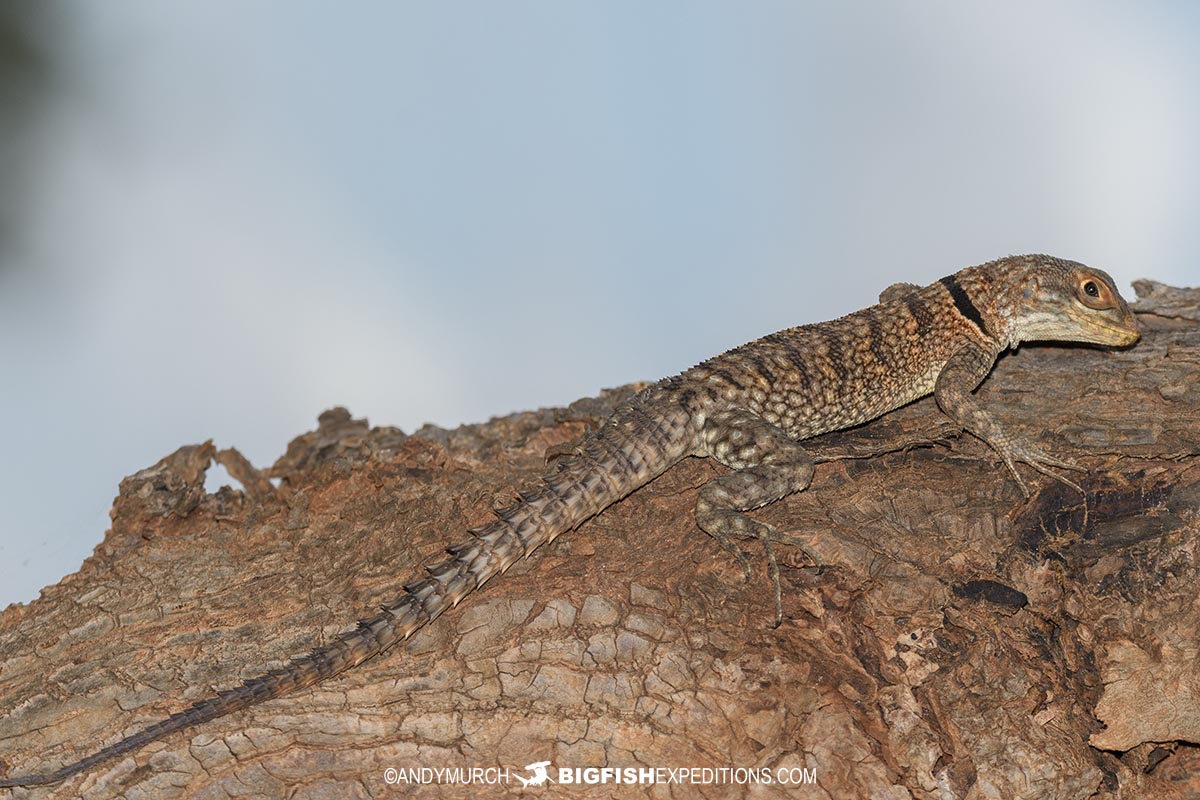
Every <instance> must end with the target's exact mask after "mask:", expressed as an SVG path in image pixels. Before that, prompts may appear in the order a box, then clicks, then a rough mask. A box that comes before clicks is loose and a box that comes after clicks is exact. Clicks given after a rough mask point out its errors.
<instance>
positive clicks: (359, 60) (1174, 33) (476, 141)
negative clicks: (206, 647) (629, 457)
mask: <svg viewBox="0 0 1200 800" xmlns="http://www.w3.org/2000/svg"><path fill="white" fill-rule="evenodd" d="M59 5H60V6H61V7H62V8H63V9H64V10H65V11H67V12H68V13H66V14H64V17H65V22H66V23H67V25H66V27H65V29H64V30H63V32H62V37H63V38H62V39H61V46H62V49H63V51H64V52H65V53H66V55H67V56H68V57H69V59H68V63H67V65H66V68H65V72H64V79H63V80H64V84H63V85H64V93H63V94H62V95H61V96H59V97H58V98H56V100H55V105H54V108H53V111H52V113H51V115H50V117H49V121H48V122H47V124H46V126H45V127H44V129H43V131H42V135H41V138H42V142H43V144H42V154H41V158H40V160H39V161H38V163H37V165H36V167H37V170H38V172H37V175H38V181H37V183H38V187H39V188H38V191H37V192H36V194H35V195H34V196H32V197H31V198H30V201H29V202H30V207H31V213H32V220H33V224H32V226H31V228H30V230H29V231H28V236H27V237H26V240H25V241H24V242H22V247H21V249H20V250H19V251H17V252H16V253H15V254H14V255H13V256H12V257H11V259H10V263H8V264H7V265H6V269H5V270H2V271H0V366H2V367H3V371H4V375H5V387H4V390H3V393H2V394H0V412H2V413H3V414H4V418H5V419H6V420H8V421H9V422H10V427H9V431H8V433H9V438H8V442H7V445H8V447H7V449H8V452H9V458H7V459H5V461H4V463H3V465H2V466H0V486H3V487H4V489H3V501H4V502H3V503H0V605H3V604H5V603H7V602H10V601H24V600H28V599H31V598H32V597H34V596H36V594H37V591H38V589H39V588H40V587H41V586H43V585H45V584H48V583H53V582H54V581H56V580H58V579H59V578H60V577H61V576H62V575H63V574H65V573H68V572H71V571H74V570H75V569H77V568H78V566H79V564H80V562H81V561H82V559H83V558H85V557H86V556H87V555H88V554H89V553H90V552H91V550H92V548H93V547H94V546H95V545H96V544H98V543H99V542H100V540H101V538H102V536H103V533H104V530H105V527H106V525H107V510H108V508H109V506H110V503H111V500H112V497H113V495H114V494H115V493H116V490H117V484H118V482H119V480H120V479H121V477H122V476H124V475H127V474H130V473H132V472H134V471H136V470H138V469H140V468H142V467H145V466H148V465H150V464H152V463H153V462H154V461H156V460H157V459H158V458H160V457H161V456H163V455H165V454H167V453H169V452H171V451H172V450H174V449H175V448H176V447H178V446H179V445H181V444H186V443H194V442H198V441H202V440H203V439H206V438H209V437H212V438H214V439H215V440H216V442H217V444H218V445H220V446H231V445H232V446H236V447H238V448H240V449H242V450H243V452H245V453H246V454H247V455H248V456H249V457H250V458H251V459H252V460H253V461H254V462H255V463H256V464H259V465H263V466H265V465H267V464H269V463H271V462H272V461H273V460H274V459H275V458H276V457H277V456H278V455H279V454H281V453H282V452H283V450H284V448H285V446H286V444H287V442H288V440H289V439H290V438H291V437H292V436H295V435H297V434H299V433H301V432H303V431H305V430H308V429H310V428H311V427H313V425H314V423H315V418H316V416H317V414H318V413H320V412H321V411H322V410H323V409H325V408H328V407H330V406H332V405H337V404H342V405H346V406H348V407H349V408H350V409H351V411H352V412H353V413H355V414H356V415H359V416H362V415H366V416H368V417H369V418H370V419H371V421H372V422H373V423H376V424H391V425H399V426H401V427H403V428H404V429H406V430H412V429H414V428H415V427H417V426H419V425H420V424H421V423H423V422H426V421H431V422H436V423H438V424H440V425H446V426H450V425H456V424H459V423H461V422H468V421H478V420H483V419H486V418H487V417H489V416H491V415H495V414H504V413H508V412H510V411H514V410H518V409H524V408H533V407H538V406H547V405H561V404H564V403H567V402H570V401H571V400H573V399H575V398H577V397H580V396H583V395H589V394H593V393H595V392H596V391H597V390H599V389H600V388H602V387H606V386H615V385H619V384H622V383H626V382H629V381H633V380H639V379H652V378H657V377H660V376H662V375H665V374H669V373H672V372H676V371H678V370H680V369H682V368H685V367H687V366H689V365H691V364H692V363H694V362H696V361H698V360H700V359H702V358H704V357H706V356H708V355H711V354H713V353H715V352H717V351H719V350H722V349H725V348H728V347H730V346H733V345H736V344H739V343H741V342H742V341H745V340H747V339H751V338H754V337H756V336H759V335H762V334H765V333H768V332H770V331H773V330H776V329H778V328H782V327H786V326H789V325H794V324H799V323H803V322H811V321H816V320H820V319H826V318H829V317H833V316H838V315H840V314H842V313H845V312H847V311H849V310H852V309H854V308H857V307H860V306H863V305H866V304H868V303H870V302H873V300H874V297H875V295H876V294H877V293H878V291H879V289H881V288H882V287H884V286H886V285H888V284H890V283H893V282H895V281H899V280H905V281H916V282H928V281H931V280H934V279H936V278H938V277H940V276H941V275H944V274H946V273H949V272H951V271H953V270H955V269H957V268H959V267H961V266H965V265H968V264H974V263H979V262H981V261H986V260H989V259H991V258H994V257H997V256H1001V255H1005V254H1008V253H1015V252H1029V251H1043V252H1052V253H1055V254H1059V255H1063V256H1067V257H1071V258H1076V259H1080V260H1085V261H1088V262H1090V263H1093V264H1095V265H1097V266H1101V267H1103V268H1105V269H1108V270H1109V271H1110V272H1112V273H1113V274H1114V276H1116V277H1117V279H1118V282H1119V283H1121V284H1122V285H1123V286H1125V285H1127V284H1128V281H1130V280H1132V279H1134V278H1137V277H1141V276H1151V277H1156V278H1159V279H1161V280H1166V281H1169V282H1175V283H1190V284H1193V285H1194V284H1197V283H1200V267H1198V266H1197V264H1196V261H1195V258H1196V254H1197V252H1200V248H1198V245H1200V234H1198V233H1197V231H1198V230H1200V228H1198V227H1197V226H1196V224H1195V220H1196V219H1197V218H1200V180H1198V178H1200V174H1198V173H1200V169H1198V167H1200V164H1198V156H1197V148H1196V144H1195V143H1196V142H1197V141H1200V100H1198V94H1197V92H1196V89H1195V87H1196V86H1197V85H1200V62H1198V57H1197V53H1198V52H1200V47H1198V45H1200V38H1198V37H1200V21H1198V20H1197V14H1196V12H1195V11H1194V10H1193V7H1192V6H1191V5H1190V4H1187V3H1161V4H1136V5H1135V4H1127V3H1096V2H1043V3H1032V2H1029V3H1010V4H1003V6H1001V5H1000V4H982V3H961V2H949V1H946V2H924V3H920V4H913V3H901V2H875V3H837V4H833V3H820V4H818V3H811V4H806V3H795V2H776V3H769V2H755V3H731V2H725V3H712V2H710V3H699V2H686V3H685V2H675V3H671V2H660V3H653V4H648V3H642V2H624V3H617V2H603V3H599V2H597V3H579V2H557V1H555V2H552V1H551V0H545V2H511V1H510V2H506V3H502V4H501V3H491V2H461V3H395V2H388V3H384V2H375V3H371V2H359V3H355V4H353V5H341V6H337V7H335V6H333V5H331V4H328V3H321V2H288V3H283V2H273V3H268V2H250V3H239V4H212V3H201V2H176V3H170V4H164V3H158V2H152V1H150V0H145V1H143V2H124V3H120V4H95V3H83V2H73V3H60V4H59ZM453 535H455V534H454V532H450V531H448V532H447V538H448V539H449V538H452V536H453Z"/></svg>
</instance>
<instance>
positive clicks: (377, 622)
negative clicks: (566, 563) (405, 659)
mask: <svg viewBox="0 0 1200 800" xmlns="http://www.w3.org/2000/svg"><path fill="white" fill-rule="evenodd" d="M668 391H669V386H662V385H660V386H656V387H652V388H651V389H650V390H647V391H646V392H643V393H642V394H641V395H639V396H638V397H637V398H635V399H634V401H633V402H632V403H630V404H629V405H627V406H625V407H623V408H622V409H620V410H619V411H618V412H617V413H616V414H614V415H613V416H612V417H611V418H610V419H609V420H608V422H607V423H606V424H605V425H604V427H602V428H601V429H600V430H598V431H597V432H596V433H595V434H593V435H592V436H590V437H588V439H587V441H586V442H585V443H584V444H583V446H582V447H581V448H580V450H579V452H578V453H577V454H576V455H574V456H572V457H570V458H566V459H563V461H562V462H560V464H559V466H558V468H557V469H556V470H555V471H553V472H552V473H551V474H549V475H547V476H545V477H544V478H542V480H541V482H540V484H539V485H538V486H536V487H535V488H533V489H532V490H531V491H526V492H522V493H520V497H521V499H520V501H518V502H517V503H515V504H513V505H511V506H508V507H507V508H501V509H497V511H496V516H497V517H498V519H497V520H496V521H495V522H492V523H489V524H488V525H485V526H483V527H482V528H478V529H476V530H473V531H471V532H470V533H471V536H470V538H468V539H467V540H466V541H464V542H462V543H460V544H458V545H455V546H454V547H449V548H447V549H446V552H447V553H449V554H450V557H449V558H447V559H445V560H443V561H441V562H439V563H437V564H434V565H432V566H430V567H427V568H426V569H427V571H428V573H429V575H428V577H426V578H423V579H421V580H418V581H414V582H412V583H409V584H407V585H405V587H404V591H405V594H403V595H402V596H401V597H400V598H399V599H397V600H396V601H394V602H392V603H388V604H386V605H384V606H383V608H382V610H381V613H379V614H377V615H375V616H373V617H370V618H369V619H364V620H362V621H360V622H359V623H358V627H357V628H355V629H353V630H350V631H347V632H345V633H342V634H340V635H339V636H338V637H337V638H336V639H334V640H333V641H332V642H330V643H329V644H327V645H325V646H324V647H319V648H317V649H315V650H313V651H312V652H311V653H309V654H307V655H303V656H299V657H297V658H294V659H293V660H292V661H291V662H290V663H288V664H287V665H286V666H284V667H281V668H279V669H273V670H271V671H269V672H266V673H264V674H263V675H260V676H259V677H256V678H251V679H250V680H247V681H246V682H245V683H243V684H242V685H241V686H238V687H236V688H233V689H227V690H225V691H222V692H218V693H217V694H216V696H214V697H211V698H209V699H206V700H201V701H200V702H198V703H196V704H195V705H193V706H192V707H191V708H188V709H186V710H184V711H179V712H177V713H175V714H172V715H171V716H169V717H167V718H166V719H164V720H163V721H162V722H157V723H155V724H153V725H151V726H149V727H147V728H144V729H142V730H140V731H138V732H137V733H135V734H132V735H130V736H127V737H126V738H124V739H122V740H120V741H119V742H116V743H115V744H112V745H109V746H108V747H106V748H104V749H103V750H100V751H99V752H97V753H94V754H93V755H90V756H88V757H86V758H83V759H81V760H79V761H76V762H74V763H72V764H68V765H66V766H65V767H63V768H61V769H58V770H55V771H54V772H47V773H40V774H35V775H24V776H17V777H8V778H0V787H13V786H39V785H44V784H49V783H56V782H58V781H61V780H63V779H65V778H69V777H71V776H72V775H77V774H79V773H81V772H84V771H86V770H89V769H91V768H92V767H95V766H97V765H99V764H102V763H104V762H106V761H109V760H111V759H114V758H117V757H118V756H121V755H124V754H126V753H130V752H132V751H134V750H137V749H138V748H140V747H143V746H144V745H147V744H149V743H150V742H153V741H155V740H157V739H161V738H163V737H164V736H167V735H169V734H172V733H175V732H176V731H180V730H183V729H185V728H190V727H192V726H193V725H199V724H200V723H203V722H207V721H209V720H212V719H216V718H217V717H221V716H224V715H226V714H230V713H233V712H234V711H239V710H241V709H243V708H246V707H248V706H251V705H254V704H255V703H261V702H263V701H264V700H270V699H272V698H275V697H280V696H281V695H284V694H287V693H289V692H292V691H295V690H296V689H301V688H304V687H306V686H312V685H313V684H315V683H317V682H318V681H322V680H324V679H326V678H329V677H331V676H333V675H337V674H338V673H340V672H343V671H345V670H347V669H350V668H351V667H354V666H357V665H358V664H361V663H362V662H364V661H366V660H367V659H368V658H371V657H372V656H374V655H377V654H379V653H382V652H383V651H384V650H386V649H388V648H389V647H391V646H392V645H394V644H396V643H397V642H400V641H404V640H405V639H407V638H408V637H410V636H412V635H413V633H415V632H416V631H417V630H419V629H420V628H421V627H422V626H424V625H425V624H426V623H428V622H430V621H432V620H434V619H436V618H437V617H438V616H439V615H440V614H441V613H442V612H443V611H445V610H446V609H448V608H453V607H454V606H456V605H458V603H459V601H461V600H462V599H463V598H464V597H466V596H467V595H468V594H470V593H471V592H472V591H474V590H475V589H477V588H479V587H480V586H482V585H483V584H484V583H486V582H487V581H488V579H489V578H491V577H492V576H494V575H496V574H497V573H500V572H504V571H505V570H507V569H508V568H509V567H510V566H512V564H513V563H514V562H516V561H517V560H519V559H521V558H523V557H525V556H527V555H529V554H530V553H532V552H533V551H534V550H536V549H537V548H538V547H540V546H541V545H542V544H544V543H546V542H549V541H552V540H553V539H554V538H555V537H556V536H558V535H559V534H561V533H563V532H564V531H568V530H571V529H572V528H574V527H575V526H577V525H579V524H580V523H581V522H583V521H584V520H586V519H588V518H589V517H591V516H593V515H594V514H596V513H598V512H599V511H601V510H602V509H604V508H605V507H607V506H609V505H611V504H612V503H615V502H616V501H617V500H619V499H621V498H622V497H624V496H625V495H627V494H629V493H630V492H632V491H633V490H634V489H636V488H638V487H639V486H641V485H643V484H645V483H647V482H648V481H649V480H651V479H652V478H654V477H655V476H656V475H658V474H660V473H662V472H663V471H664V470H666V469H667V467H669V466H671V465H672V464H674V463H675V462H677V461H679V460H680V459H681V458H682V457H683V456H685V455H687V452H688V450H689V449H690V441H689V434H690V433H691V422H692V420H691V415H689V414H688V413H687V412H686V411H685V410H684V409H683V408H682V407H681V406H678V405H676V404H673V403H665V404H664V403H661V402H651V401H652V400H654V399H656V398H662V397H663V395H664V394H666V393H668Z"/></svg>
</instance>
